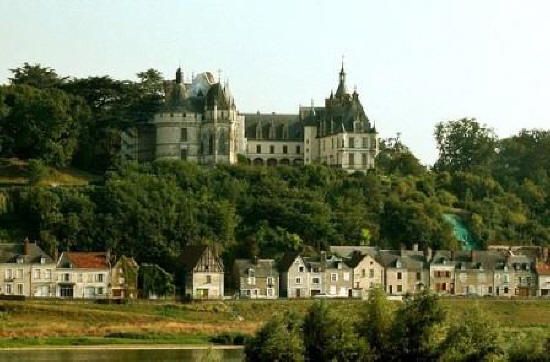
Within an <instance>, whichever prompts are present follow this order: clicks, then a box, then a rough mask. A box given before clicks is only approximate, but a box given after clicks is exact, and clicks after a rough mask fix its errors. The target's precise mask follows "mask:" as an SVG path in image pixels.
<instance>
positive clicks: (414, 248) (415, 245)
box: [413, 243, 418, 251]
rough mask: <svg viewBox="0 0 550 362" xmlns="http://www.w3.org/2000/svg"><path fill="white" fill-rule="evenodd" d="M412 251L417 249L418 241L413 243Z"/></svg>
mask: <svg viewBox="0 0 550 362" xmlns="http://www.w3.org/2000/svg"><path fill="white" fill-rule="evenodd" d="M413 251H418V243H414V244H413Z"/></svg>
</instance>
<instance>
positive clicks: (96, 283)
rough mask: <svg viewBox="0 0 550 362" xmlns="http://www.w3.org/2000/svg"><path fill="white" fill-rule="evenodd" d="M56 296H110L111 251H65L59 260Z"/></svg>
mask: <svg viewBox="0 0 550 362" xmlns="http://www.w3.org/2000/svg"><path fill="white" fill-rule="evenodd" d="M55 273H56V279H55V280H56V284H57V288H56V294H55V295H56V296H57V297H61V298H90V299H101V298H110V297H111V295H110V285H111V261H110V253H109V252H87V251H65V252H63V253H62V254H61V256H60V257H59V260H58V261H57V268H56V270H55Z"/></svg>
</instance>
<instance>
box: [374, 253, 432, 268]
mask: <svg viewBox="0 0 550 362" xmlns="http://www.w3.org/2000/svg"><path fill="white" fill-rule="evenodd" d="M378 260H379V261H380V264H382V265H383V266H384V267H386V268H396V267H397V262H400V263H401V267H400V268H407V269H413V270H414V269H422V268H424V266H425V265H426V264H425V259H424V254H423V253H422V252H421V251H412V250H380V252H379V257H378Z"/></svg>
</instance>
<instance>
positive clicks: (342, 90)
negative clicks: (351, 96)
mask: <svg viewBox="0 0 550 362" xmlns="http://www.w3.org/2000/svg"><path fill="white" fill-rule="evenodd" d="M347 92H348V91H347V89H346V72H345V71H344V56H342V69H340V75H339V81H338V89H337V90H336V97H342V96H343V95H344V94H346V93H347Z"/></svg>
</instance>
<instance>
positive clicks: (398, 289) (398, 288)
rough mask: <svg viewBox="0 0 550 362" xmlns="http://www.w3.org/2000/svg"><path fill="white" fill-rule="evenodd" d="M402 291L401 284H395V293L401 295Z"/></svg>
mask: <svg viewBox="0 0 550 362" xmlns="http://www.w3.org/2000/svg"><path fill="white" fill-rule="evenodd" d="M402 291H403V286H402V285H401V284H397V292H398V293H401V292H402Z"/></svg>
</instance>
